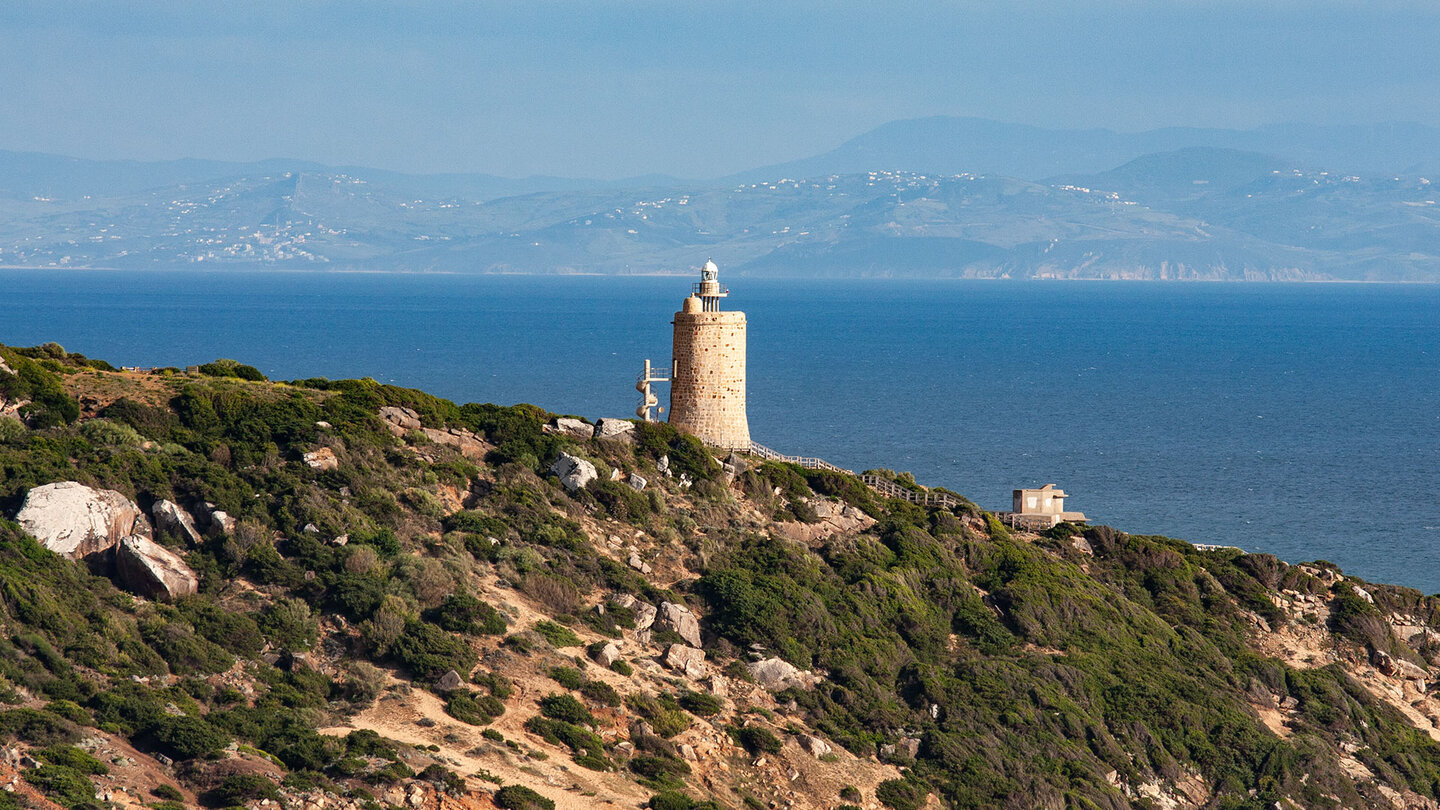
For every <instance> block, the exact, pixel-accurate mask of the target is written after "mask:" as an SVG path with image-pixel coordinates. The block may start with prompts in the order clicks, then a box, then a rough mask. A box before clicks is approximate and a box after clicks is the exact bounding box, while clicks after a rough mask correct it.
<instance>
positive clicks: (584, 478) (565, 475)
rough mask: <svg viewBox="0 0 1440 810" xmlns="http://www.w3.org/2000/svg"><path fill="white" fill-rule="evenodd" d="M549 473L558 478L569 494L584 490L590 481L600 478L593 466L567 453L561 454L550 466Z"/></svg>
mask: <svg viewBox="0 0 1440 810" xmlns="http://www.w3.org/2000/svg"><path fill="white" fill-rule="evenodd" d="M550 472H552V473H554V474H555V475H556V476H558V477H559V478H560V483H561V484H563V485H564V486H565V488H566V489H568V490H570V491H571V492H574V491H576V490H580V489H584V488H585V487H586V486H589V484H590V482H591V481H594V480H595V479H596V478H599V477H600V474H599V473H598V472H596V471H595V465H594V464H591V463H590V462H588V461H586V460H585V459H583V458H579V457H576V456H572V455H570V454H569V453H561V454H560V458H557V459H555V463H554V464H551V465H550Z"/></svg>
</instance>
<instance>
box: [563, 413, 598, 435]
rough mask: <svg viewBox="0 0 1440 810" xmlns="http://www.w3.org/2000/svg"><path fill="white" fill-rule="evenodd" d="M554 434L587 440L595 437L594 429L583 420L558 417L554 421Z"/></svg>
mask: <svg viewBox="0 0 1440 810" xmlns="http://www.w3.org/2000/svg"><path fill="white" fill-rule="evenodd" d="M554 432H556V433H559V434H561V435H563V436H574V437H575V438H577V439H588V438H590V437H591V436H594V435H595V428H594V426H592V425H591V424H590V423H588V422H586V421H585V420H584V419H575V418H573V417H569V416H560V417H557V418H556V419H555V427H554Z"/></svg>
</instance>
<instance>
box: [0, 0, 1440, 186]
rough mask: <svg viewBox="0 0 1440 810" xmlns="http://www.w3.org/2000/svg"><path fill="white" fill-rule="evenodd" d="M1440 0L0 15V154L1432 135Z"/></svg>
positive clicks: (564, 155)
mask: <svg viewBox="0 0 1440 810" xmlns="http://www.w3.org/2000/svg"><path fill="white" fill-rule="evenodd" d="M1437 43H1440V3H1437V2H1385V1H1384V0H1371V1H1370V2H1339V1H1338V0H1310V1H1309V2H1264V0H1235V1H1232V0H1211V1H1209V2H1202V1H1201V0H1196V1H1195V2H1183V1H1179V2H1176V1H1171V2H1167V1H1166V0H1149V1H1147V2H1128V1H1126V0H1072V1H1070V2H1066V1H1065V0H1052V2H1046V3H1033V2H976V1H972V2H928V3H917V2H861V3H851V2H829V3H778V2H729V1H727V0H720V1H718V2H699V3H697V2H682V1H681V0H675V1H674V2H648V1H647V2H603V0H597V1H596V2H573V3H570V2H566V3H560V2H543V1H540V2H537V1H536V0H515V1H514V2H505V3H488V2H455V3H443V2H413V3H378V2H338V3H328V2H327V3H321V2H301V0H288V1H287V2H273V3H272V2H236V3H223V4H220V3H201V2H188V1H184V0H177V2H171V3H159V2H145V0H135V1H134V2H127V3H123V4H122V3H97V2H88V3H78V2H65V0H40V2H33V3H32V2H17V1H16V0H5V2H4V3H3V4H0V148H3V149H22V150H35V151H46V152H58V153H62V154H72V155H78V156H83V157H95V158H139V159H165V158H176V157H207V158H220V159H232V160H253V159H260V158H266V157H295V158H306V159H313V160H319V161H324V162H327V163H340V164H343V163H350V164H360V165H368V166H378V167H384V168H393V169H399V170H405V171H424V172H441V171H484V172H491V173H495V174H502V175H510V176H521V175H527V174H533V173H546V174H560V175H573V176H594V177H617V176H624V175H631V174H642V173H648V172H666V173H670V174H676V175H680V176H688V177H703V176H713V175H719V174H725V173H729V172H732V171H738V170H741V169H746V168H751V167H754V166H758V165H761V164H766V163H774V162H779V161H782V160H788V159H792V158H797V157H803V156H807V155H810V154H813V153H816V152H820V151H823V150H826V149H829V148H831V147H834V146H836V145H838V144H839V143H840V142H842V141H844V140H846V139H847V138H849V137H852V136H854V135H857V134H859V133H861V132H863V131H865V130H867V129H870V128H872V127H874V126H876V125H879V124H882V123H884V122H886V121H891V120H894V119H897V118H911V117H921V116H929V115H968V116H976V117H982V118H994V119H999V120H1005V121H1016V122H1021V123H1030V124H1039V125H1045V126H1056V127H1070V126H1085V127H1108V128H1112V129H1121V130H1138V129H1149V128H1153V127H1158V126H1168V125H1197V126H1221V127H1240V128H1244V127H1250V126H1254V125H1258V124H1264V123H1273V122H1280V121H1308V122H1316V123H1372V122H1379V121H1419V122H1422V123H1427V124H1431V125H1440V44H1437Z"/></svg>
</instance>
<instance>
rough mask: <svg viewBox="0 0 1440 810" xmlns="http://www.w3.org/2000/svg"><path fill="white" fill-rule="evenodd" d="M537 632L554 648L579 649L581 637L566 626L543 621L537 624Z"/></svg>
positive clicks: (535, 628)
mask: <svg viewBox="0 0 1440 810" xmlns="http://www.w3.org/2000/svg"><path fill="white" fill-rule="evenodd" d="M534 630H535V632H537V633H539V634H540V635H541V637H543V638H544V639H545V640H546V641H548V642H550V646H552V647H579V646H580V645H581V643H582V642H581V641H580V637H579V636H577V635H575V631H574V630H571V629H570V628H568V627H565V626H564V625H560V624H556V623H555V622H552V621H548V620H542V621H538V622H536V623H535V627H534Z"/></svg>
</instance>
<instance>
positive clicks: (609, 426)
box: [595, 418, 635, 442]
mask: <svg viewBox="0 0 1440 810" xmlns="http://www.w3.org/2000/svg"><path fill="white" fill-rule="evenodd" d="M595 438H597V439H619V440H621V441H627V442H628V441H634V440H635V423H634V422H630V421H627V420H625V419H613V418H609V419H601V420H600V421H598V422H596V423H595Z"/></svg>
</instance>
